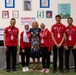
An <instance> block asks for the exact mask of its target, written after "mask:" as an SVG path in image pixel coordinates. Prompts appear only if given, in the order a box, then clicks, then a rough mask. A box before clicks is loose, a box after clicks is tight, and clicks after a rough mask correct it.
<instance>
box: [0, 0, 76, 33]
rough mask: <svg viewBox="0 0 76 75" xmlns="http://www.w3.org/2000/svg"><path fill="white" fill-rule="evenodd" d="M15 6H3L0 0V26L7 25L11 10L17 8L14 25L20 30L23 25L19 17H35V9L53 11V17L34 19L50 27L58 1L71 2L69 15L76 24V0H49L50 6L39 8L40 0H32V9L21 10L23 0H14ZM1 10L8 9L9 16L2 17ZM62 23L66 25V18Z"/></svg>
mask: <svg viewBox="0 0 76 75" xmlns="http://www.w3.org/2000/svg"><path fill="white" fill-rule="evenodd" d="M15 1H16V2H15V8H5V3H4V0H0V14H1V15H0V27H6V26H8V25H9V21H10V19H11V18H12V11H13V10H19V18H18V19H17V23H16V26H17V27H18V28H19V29H20V32H21V31H22V30H23V25H21V23H20V18H21V17H22V16H23V17H29V16H35V17H37V11H38V10H44V11H46V10H52V11H53V18H51V19H46V17H45V18H36V20H37V21H38V22H39V24H40V23H41V22H44V23H45V24H46V27H48V28H49V29H50V27H51V26H52V24H54V23H55V19H54V17H55V15H56V14H58V4H59V3H70V4H71V16H72V17H73V18H74V24H76V21H75V20H76V19H75V18H76V5H75V4H76V0H51V4H50V8H40V5H39V1H40V0H32V11H24V10H23V0H15ZM3 10H9V14H10V17H9V19H2V11H3ZM62 23H63V24H65V25H67V22H66V19H63V20H62Z"/></svg>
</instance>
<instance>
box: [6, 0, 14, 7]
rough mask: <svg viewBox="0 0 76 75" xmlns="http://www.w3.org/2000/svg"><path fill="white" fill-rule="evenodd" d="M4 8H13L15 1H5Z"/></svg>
mask: <svg viewBox="0 0 76 75" xmlns="http://www.w3.org/2000/svg"><path fill="white" fill-rule="evenodd" d="M5 8H15V0H5Z"/></svg>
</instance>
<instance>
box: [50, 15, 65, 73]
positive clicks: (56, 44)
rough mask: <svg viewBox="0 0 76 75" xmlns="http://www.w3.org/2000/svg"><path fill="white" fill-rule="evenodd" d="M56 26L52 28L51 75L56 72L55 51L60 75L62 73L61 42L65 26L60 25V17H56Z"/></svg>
mask: <svg viewBox="0 0 76 75" xmlns="http://www.w3.org/2000/svg"><path fill="white" fill-rule="evenodd" d="M55 19H56V24H54V25H53V26H52V29H51V33H52V40H53V73H56V71H57V51H58V52H59V67H60V73H63V49H64V47H63V45H64V44H63V42H64V39H65V26H64V25H63V24H62V23H61V16H60V15H56V17H55Z"/></svg>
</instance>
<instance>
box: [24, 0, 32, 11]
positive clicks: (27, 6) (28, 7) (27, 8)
mask: <svg viewBox="0 0 76 75" xmlns="http://www.w3.org/2000/svg"><path fill="white" fill-rule="evenodd" d="M31 2H32V0H23V10H24V11H31Z"/></svg>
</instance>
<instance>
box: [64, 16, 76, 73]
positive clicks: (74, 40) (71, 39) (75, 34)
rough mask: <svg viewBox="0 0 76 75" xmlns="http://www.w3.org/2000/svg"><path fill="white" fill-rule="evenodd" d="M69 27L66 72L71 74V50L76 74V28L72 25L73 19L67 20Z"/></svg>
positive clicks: (66, 47) (67, 29) (67, 28)
mask: <svg viewBox="0 0 76 75" xmlns="http://www.w3.org/2000/svg"><path fill="white" fill-rule="evenodd" d="M67 22H68V26H67V27H66V46H65V49H66V50H65V65H66V72H69V55H70V50H72V52H73V56H74V64H75V72H76V27H75V26H74V25H73V24H72V23H73V19H72V18H71V17H70V18H68V19H67Z"/></svg>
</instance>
